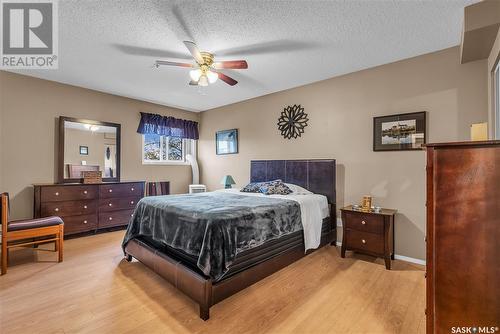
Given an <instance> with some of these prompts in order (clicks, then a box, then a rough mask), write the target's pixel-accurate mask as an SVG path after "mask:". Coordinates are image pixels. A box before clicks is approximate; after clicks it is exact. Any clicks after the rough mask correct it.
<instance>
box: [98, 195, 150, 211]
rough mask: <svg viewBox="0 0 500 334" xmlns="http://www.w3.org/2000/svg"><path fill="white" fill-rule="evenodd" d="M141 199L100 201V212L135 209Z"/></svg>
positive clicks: (126, 198)
mask: <svg viewBox="0 0 500 334" xmlns="http://www.w3.org/2000/svg"><path fill="white" fill-rule="evenodd" d="M140 199H141V198H140V197H125V198H106V199H101V200H100V201H99V212H107V211H116V210H126V209H134V208H135V206H136V205H137V202H139V200H140Z"/></svg>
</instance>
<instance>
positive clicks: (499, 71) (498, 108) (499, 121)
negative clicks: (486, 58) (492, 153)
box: [493, 61, 500, 139]
mask: <svg viewBox="0 0 500 334" xmlns="http://www.w3.org/2000/svg"><path fill="white" fill-rule="evenodd" d="M493 98H494V99H495V101H494V108H495V115H494V122H495V138H496V139H500V61H499V62H498V63H497V66H496V68H495V71H494V72H493Z"/></svg>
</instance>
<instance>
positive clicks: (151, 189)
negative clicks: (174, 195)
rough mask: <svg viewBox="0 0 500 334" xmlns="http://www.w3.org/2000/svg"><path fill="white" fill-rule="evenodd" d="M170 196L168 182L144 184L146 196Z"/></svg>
mask: <svg viewBox="0 0 500 334" xmlns="http://www.w3.org/2000/svg"><path fill="white" fill-rule="evenodd" d="M162 195H170V182H169V181H162V182H146V196H162Z"/></svg>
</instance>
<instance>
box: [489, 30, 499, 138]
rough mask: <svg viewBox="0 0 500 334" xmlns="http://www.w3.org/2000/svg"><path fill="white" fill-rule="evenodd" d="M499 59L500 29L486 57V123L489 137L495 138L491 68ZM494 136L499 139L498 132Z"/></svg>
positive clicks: (492, 68)
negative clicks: (487, 114) (487, 115)
mask: <svg viewBox="0 0 500 334" xmlns="http://www.w3.org/2000/svg"><path fill="white" fill-rule="evenodd" d="M499 60H500V30H498V33H497V38H496V40H495V44H493V48H492V49H491V52H490V56H489V57H488V110H489V121H488V125H489V128H490V138H495V122H496V117H495V104H494V101H493V99H494V94H493V70H494V69H495V66H496V64H498V61H499ZM496 138H499V139H500V133H498V134H497V136H496Z"/></svg>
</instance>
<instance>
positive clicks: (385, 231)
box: [340, 205, 397, 269]
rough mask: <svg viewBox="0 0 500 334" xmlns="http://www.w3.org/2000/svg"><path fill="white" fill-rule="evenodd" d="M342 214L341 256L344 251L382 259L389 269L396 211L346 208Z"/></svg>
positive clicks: (392, 255)
mask: <svg viewBox="0 0 500 334" xmlns="http://www.w3.org/2000/svg"><path fill="white" fill-rule="evenodd" d="M340 211H341V213H342V225H343V232H344V233H343V237H342V248H341V256H342V257H345V251H346V250H353V251H356V252H359V253H365V254H368V255H374V256H378V257H383V258H384V260H385V267H386V268H387V269H391V259H392V260H394V215H395V214H396V212H397V210H391V209H380V210H379V211H380V212H362V211H359V210H355V209H353V207H352V206H351V205H350V206H347V207H345V208H342V209H340Z"/></svg>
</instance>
